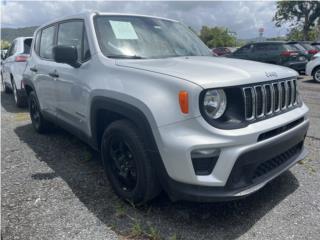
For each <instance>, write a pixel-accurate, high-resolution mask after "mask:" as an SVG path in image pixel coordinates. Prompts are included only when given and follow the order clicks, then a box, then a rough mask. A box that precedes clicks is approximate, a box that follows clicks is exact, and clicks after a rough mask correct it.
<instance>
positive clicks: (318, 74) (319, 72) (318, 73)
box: [312, 67, 320, 83]
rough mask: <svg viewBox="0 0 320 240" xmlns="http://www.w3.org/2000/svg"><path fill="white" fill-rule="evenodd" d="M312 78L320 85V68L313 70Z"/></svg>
mask: <svg viewBox="0 0 320 240" xmlns="http://www.w3.org/2000/svg"><path fill="white" fill-rule="evenodd" d="M312 76H313V80H315V81H316V82H318V83H320V67H317V68H316V69H315V70H313V73H312Z"/></svg>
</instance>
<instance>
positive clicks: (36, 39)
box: [34, 31, 41, 54]
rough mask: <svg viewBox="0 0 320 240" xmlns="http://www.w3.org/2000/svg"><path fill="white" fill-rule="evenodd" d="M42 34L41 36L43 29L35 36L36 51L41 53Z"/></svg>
mask: <svg viewBox="0 0 320 240" xmlns="http://www.w3.org/2000/svg"><path fill="white" fill-rule="evenodd" d="M40 36H41V31H39V32H38V33H37V35H36V38H35V43H34V51H35V52H36V53H37V54H39V46H40Z"/></svg>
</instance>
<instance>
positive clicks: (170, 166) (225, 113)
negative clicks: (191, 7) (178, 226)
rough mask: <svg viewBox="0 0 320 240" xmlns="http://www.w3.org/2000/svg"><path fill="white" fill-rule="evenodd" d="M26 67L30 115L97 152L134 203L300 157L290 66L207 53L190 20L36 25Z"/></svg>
mask: <svg viewBox="0 0 320 240" xmlns="http://www.w3.org/2000/svg"><path fill="white" fill-rule="evenodd" d="M32 49H33V50H32V54H31V57H30V59H29V61H28V66H27V68H26V70H25V74H24V80H23V82H24V86H25V89H26V92H27V94H28V96H29V110H30V117H31V121H32V125H33V127H34V129H35V130H36V131H37V132H39V133H44V132H45V131H46V130H47V129H48V128H50V123H51V122H54V123H56V124H58V125H60V126H62V127H64V128H66V129H67V130H69V131H70V132H72V133H73V134H75V135H76V136H78V137H80V138H81V139H83V140H84V141H86V142H87V143H88V144H90V145H91V146H92V147H93V148H94V149H96V150H98V151H101V156H102V162H103V166H104V168H105V171H106V173H107V176H108V178H109V182H110V184H111V186H112V187H113V189H114V191H115V192H116V194H118V195H119V196H120V197H121V198H123V199H125V200H128V201H130V202H132V203H134V204H141V203H144V202H147V201H148V200H150V199H152V198H154V197H155V196H157V195H158V194H159V192H160V191H161V190H162V189H163V190H165V191H166V192H167V193H168V195H169V196H170V197H171V199H173V200H182V199H185V200H189V201H216V200H220V201H221V200H225V199H229V200H230V199H236V198H241V197H244V196H247V195H249V194H251V193H253V192H255V191H257V190H258V189H261V188H262V187H263V186H265V185H266V184H267V183H268V182H270V181H271V180H272V179H274V178H275V177H277V176H278V175H280V174H281V173H283V172H284V171H286V170H287V169H289V168H290V167H292V166H293V165H294V164H296V163H297V162H298V161H299V160H301V159H303V158H304V157H305V156H306V153H307V152H306V150H305V148H304V145H303V143H304V138H305V136H306V132H307V130H308V126H309V120H308V116H307V113H308V107H307V106H306V105H305V104H304V103H303V101H302V100H301V98H300V97H299V95H298V93H297V81H296V80H297V72H296V71H293V70H292V69H289V68H286V67H281V66H276V65H270V64H263V63H258V62H252V61H245V60H239V59H230V58H224V57H212V54H211V51H210V49H209V48H208V47H207V46H206V45H205V44H204V43H203V42H202V41H201V40H200V39H199V38H198V37H197V35H196V34H194V33H193V32H192V31H190V30H189V29H188V28H187V27H185V26H184V25H183V24H181V23H179V22H178V21H175V20H170V19H163V18H158V17H149V16H140V15H125V14H108V13H99V12H95V13H87V14H79V15H75V16H70V17H65V18H61V19H59V20H56V21H52V22H50V23H48V24H46V25H43V26H41V27H40V28H39V29H38V30H37V31H36V32H35V41H34V44H33V46H32Z"/></svg>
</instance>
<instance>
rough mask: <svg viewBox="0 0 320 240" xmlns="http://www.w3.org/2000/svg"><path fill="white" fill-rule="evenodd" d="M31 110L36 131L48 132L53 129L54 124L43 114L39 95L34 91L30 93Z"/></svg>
mask: <svg viewBox="0 0 320 240" xmlns="http://www.w3.org/2000/svg"><path fill="white" fill-rule="evenodd" d="M29 112H30V118H31V122H32V126H33V128H34V129H35V130H36V132H38V133H46V132H48V131H49V130H50V129H51V127H52V124H51V123H50V122H49V121H47V120H46V119H45V118H44V117H43V116H42V113H41V110H40V105H39V101H38V98H37V95H36V94H35V92H33V91H32V92H31V93H30V94H29Z"/></svg>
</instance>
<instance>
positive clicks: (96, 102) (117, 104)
mask: <svg viewBox="0 0 320 240" xmlns="http://www.w3.org/2000/svg"><path fill="white" fill-rule="evenodd" d="M90 109H91V112H90V128H91V133H92V138H93V140H94V141H95V144H96V145H97V146H98V145H99V141H98V132H97V126H96V122H97V111H99V110H107V111H110V112H113V113H116V114H119V115H121V116H123V117H124V118H126V119H128V120H130V121H132V122H133V123H134V124H135V125H136V126H137V127H138V129H139V131H140V132H141V134H142V135H143V138H144V140H145V144H146V146H147V149H148V151H152V152H159V151H158V148H157V144H156V141H155V138H154V134H153V131H152V128H151V126H150V123H149V121H148V119H147V117H146V116H145V114H144V113H143V112H142V111H141V110H140V109H138V108H137V107H135V106H133V105H131V104H129V103H126V102H123V101H120V100H117V99H114V98H108V97H103V96H96V97H93V99H92V102H91V108H90Z"/></svg>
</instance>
